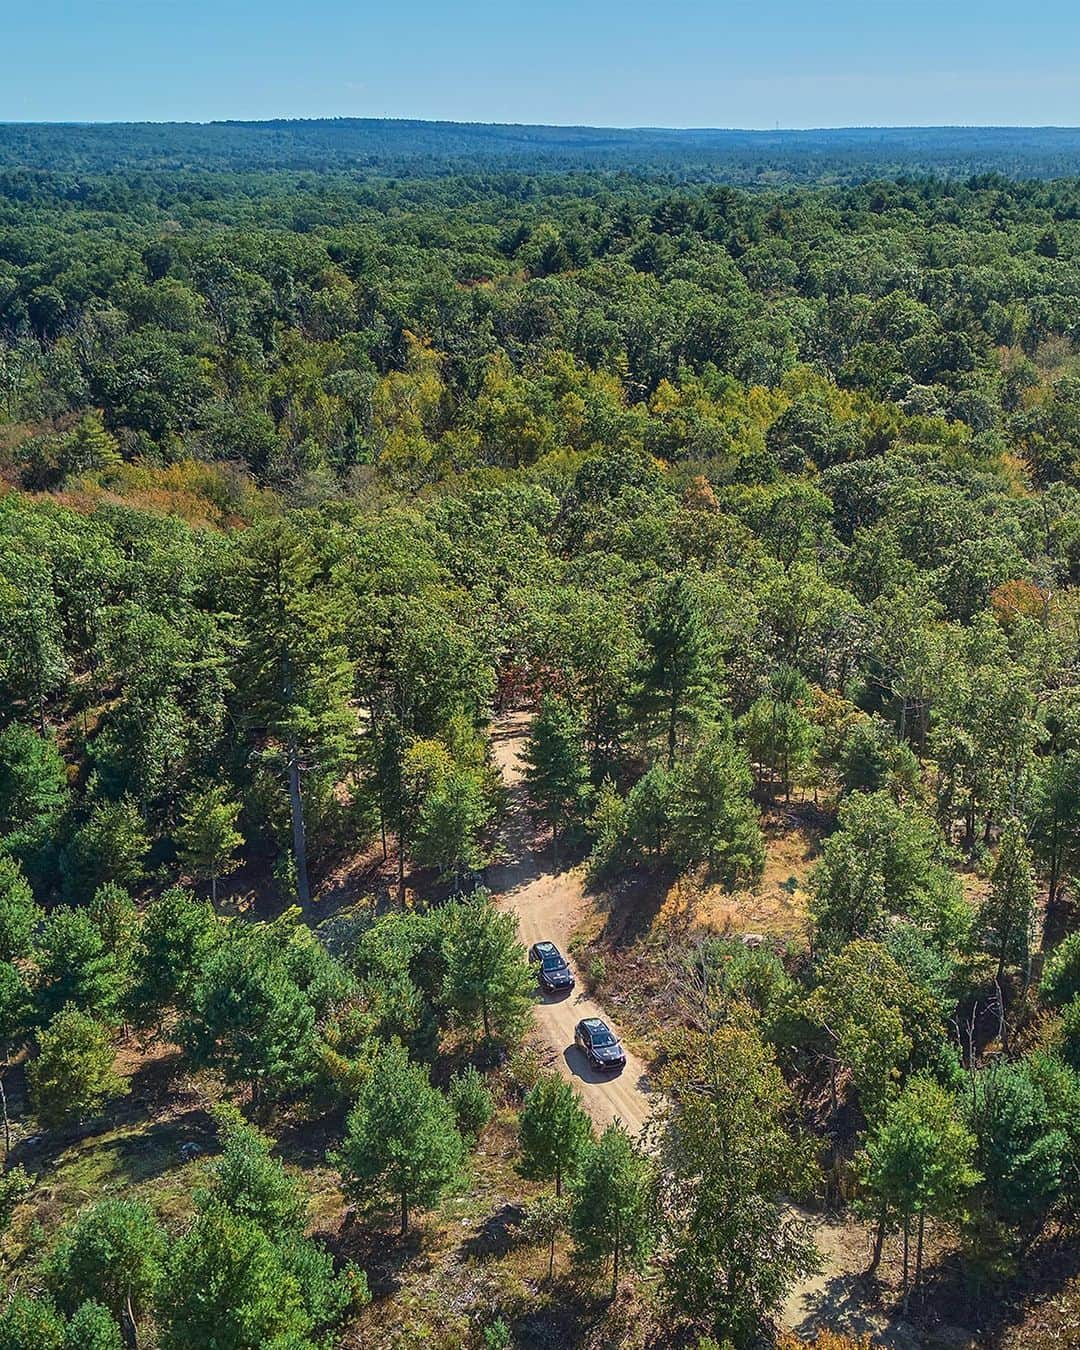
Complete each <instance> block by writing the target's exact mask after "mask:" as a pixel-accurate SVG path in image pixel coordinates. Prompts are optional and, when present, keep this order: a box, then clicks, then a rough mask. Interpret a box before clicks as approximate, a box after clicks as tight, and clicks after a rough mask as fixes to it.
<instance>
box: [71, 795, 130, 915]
mask: <svg viewBox="0 0 1080 1350" xmlns="http://www.w3.org/2000/svg"><path fill="white" fill-rule="evenodd" d="M149 847H150V839H149V836H148V835H147V833H146V825H145V822H144V821H143V818H142V816H141V815H140V813H139V808H138V807H137V806H136V804H135V802H134V801H132V800H131V798H129V797H125V798H123V799H122V800H121V801H118V802H98V803H97V804H96V805H95V806H94V807H92V808H91V811H90V815H89V817H88V819H87V820H86V822H85V823H84V824H83V825H81V826H80V827H79V829H77V830H76V831H75V834H74V835H73V836H72V840H71V843H70V844H69V845H68V846H67V848H66V849H65V850H64V855H63V858H62V860H61V867H62V869H63V873H64V886H65V890H66V892H67V894H68V895H69V896H70V897H71V898H72V899H73V900H84V899H87V898H88V897H89V896H91V895H93V893H94V891H96V890H97V888H98V887H99V886H101V885H104V883H105V882H107V881H112V882H115V883H116V884H117V885H118V886H128V887H130V886H134V885H136V884H137V883H138V882H139V881H140V880H141V879H142V876H143V863H144V860H145V858H146V853H147V850H148V849H149Z"/></svg>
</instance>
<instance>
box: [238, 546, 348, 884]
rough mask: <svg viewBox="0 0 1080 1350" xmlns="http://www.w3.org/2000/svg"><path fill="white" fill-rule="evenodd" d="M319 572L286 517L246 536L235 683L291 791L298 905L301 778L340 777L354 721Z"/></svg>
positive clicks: (303, 877)
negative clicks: (240, 654)
mask: <svg viewBox="0 0 1080 1350" xmlns="http://www.w3.org/2000/svg"><path fill="white" fill-rule="evenodd" d="M319 573H320V569H319V561H318V559H317V558H316V556H315V555H314V552H313V550H312V549H311V547H310V545H309V544H308V542H307V541H306V539H305V538H304V536H303V534H302V533H301V531H300V530H299V529H298V528H297V527H296V526H295V525H294V524H292V523H291V522H289V521H285V520H276V521H270V522H268V523H267V524H266V525H264V526H262V527H260V528H259V529H257V530H252V531H250V532H249V533H248V535H247V536H246V537H245V538H244V539H243V541H242V550H241V557H240V575H239V582H240V587H241V591H240V595H241V599H242V600H243V608H242V616H243V626H242V634H243V642H244V646H243V649H242V660H241V666H240V670H239V671H238V683H239V687H240V693H241V695H242V700H243V709H244V716H245V718H246V719H247V721H248V722H249V724H250V725H251V726H252V728H253V730H256V731H258V732H259V733H261V734H263V735H264V736H265V737H267V738H268V740H269V746H268V749H267V750H266V751H264V755H266V756H267V757H268V759H269V761H270V762H271V763H272V764H274V765H275V766H280V771H281V774H282V778H283V781H284V786H285V787H286V789H287V791H288V794H289V801H290V812H291V819H292V826H291V849H292V856H293V862H294V865H295V869H296V884H297V894H298V896H299V899H300V902H301V904H306V903H307V902H308V900H309V899H310V884H309V881H308V871H307V840H306V832H307V822H306V820H305V814H304V813H305V799H304V779H305V777H306V776H310V775H312V774H314V775H315V776H316V778H318V777H320V776H324V775H325V776H329V779H330V781H331V782H332V781H334V780H335V779H336V777H337V774H338V773H339V771H340V769H341V767H342V764H343V762H344V758H345V755H346V753H347V749H348V736H349V732H350V730H351V728H352V725H353V718H352V715H351V713H350V710H349V708H348V703H347V697H348V692H349V687H350V685H351V682H352V677H351V671H350V668H349V665H348V662H347V654H346V649H345V646H344V641H343V631H342V623H341V618H342V610H341V606H340V604H335V603H334V597H333V595H332V594H331V592H330V591H329V590H328V588H327V587H326V585H325V583H324V582H323V580H322V578H321V577H320V574H319Z"/></svg>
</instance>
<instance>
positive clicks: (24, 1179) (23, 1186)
mask: <svg viewBox="0 0 1080 1350" xmlns="http://www.w3.org/2000/svg"><path fill="white" fill-rule="evenodd" d="M4 1161H5V1164H6V1162H7V1159H6V1158H5V1160H4ZM33 1189H34V1181H33V1178H32V1177H31V1176H30V1174H29V1172H27V1171H26V1169H25V1168H24V1167H12V1168H10V1169H9V1170H5V1171H3V1172H0V1234H3V1233H5V1232H6V1231H7V1227H8V1224H9V1223H10V1222H11V1216H12V1214H13V1213H14V1212H15V1210H16V1209H17V1207H18V1206H19V1205H21V1204H22V1202H23V1201H24V1200H25V1199H26V1197H27V1196H28V1195H29V1194H30V1192H31V1191H32V1190H33Z"/></svg>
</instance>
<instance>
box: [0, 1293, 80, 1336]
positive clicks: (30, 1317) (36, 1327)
mask: <svg viewBox="0 0 1080 1350" xmlns="http://www.w3.org/2000/svg"><path fill="white" fill-rule="evenodd" d="M0 1350H66V1347H65V1346H64V1321H63V1318H62V1317H61V1316H60V1315H59V1313H58V1312H57V1311H56V1309H55V1308H54V1307H53V1306H52V1304H51V1303H49V1302H48V1301H47V1300H45V1299H42V1298H34V1297H33V1295H31V1294H23V1293H20V1292H16V1293H15V1294H14V1296H13V1297H12V1298H11V1300H10V1301H9V1302H8V1303H7V1305H6V1306H5V1307H4V1308H3V1309H2V1310H0Z"/></svg>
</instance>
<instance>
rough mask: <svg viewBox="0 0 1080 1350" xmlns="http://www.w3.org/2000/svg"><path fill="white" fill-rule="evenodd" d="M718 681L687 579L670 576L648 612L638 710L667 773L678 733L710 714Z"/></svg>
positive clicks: (717, 665) (713, 655) (715, 659)
mask: <svg viewBox="0 0 1080 1350" xmlns="http://www.w3.org/2000/svg"><path fill="white" fill-rule="evenodd" d="M719 678H720V661H719V657H718V655H717V653H716V651H715V649H714V645H713V643H712V641H711V639H710V637H709V633H708V630H707V628H706V626H705V621H704V619H703V618H702V615H701V609H700V606H699V604H698V600H697V597H696V596H695V594H694V591H693V588H692V586H691V584H690V582H689V580H688V579H687V577H686V576H685V575H684V574H682V573H679V574H678V575H676V576H672V577H668V578H667V579H666V580H664V581H663V582H661V583H660V585H659V587H658V588H657V591H656V594H655V595H654V596H653V599H652V604H651V605H650V608H649V614H648V618H647V622H646V626H645V660H644V665H643V668H642V671H641V685H642V688H641V694H640V696H639V699H638V707H639V715H640V718H641V720H642V722H643V725H644V727H645V729H646V731H650V730H651V729H652V728H653V727H655V726H658V728H659V731H660V734H661V736H662V737H663V739H664V742H665V744H666V750H667V767H668V770H669V772H670V770H672V769H674V767H675V760H676V756H677V753H678V745H679V732H680V730H681V729H682V728H683V727H692V726H694V725H696V724H697V723H698V722H699V721H700V720H701V719H702V718H703V717H706V716H708V714H709V713H710V712H711V711H712V710H713V706H714V703H715V699H716V694H717V689H718V685H719Z"/></svg>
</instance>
